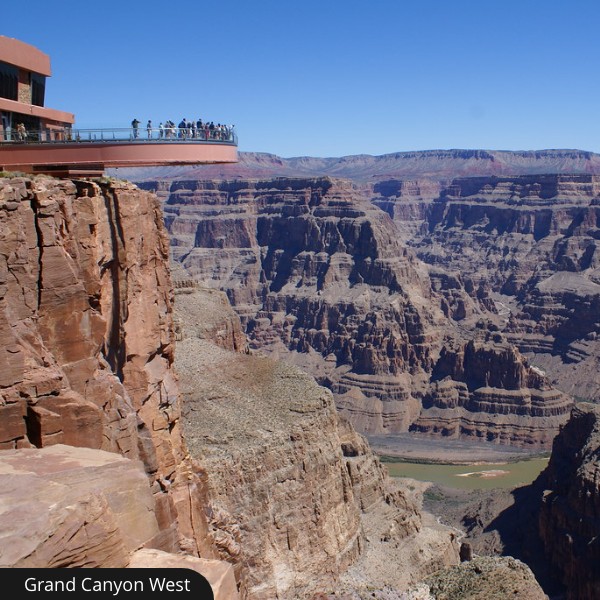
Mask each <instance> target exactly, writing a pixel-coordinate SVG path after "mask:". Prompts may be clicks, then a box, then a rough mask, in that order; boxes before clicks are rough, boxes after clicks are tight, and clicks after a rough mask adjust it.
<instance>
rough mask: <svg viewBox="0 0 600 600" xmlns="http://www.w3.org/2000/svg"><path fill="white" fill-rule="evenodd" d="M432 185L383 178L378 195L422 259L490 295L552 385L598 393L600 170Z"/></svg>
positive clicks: (506, 326) (582, 394) (506, 329)
mask: <svg viewBox="0 0 600 600" xmlns="http://www.w3.org/2000/svg"><path fill="white" fill-rule="evenodd" d="M430 192H431V190H427V191H426V193H425V194H423V193H421V192H420V190H416V191H415V189H414V186H413V187H412V188H411V187H406V186H399V185H398V184H397V183H395V184H394V182H384V183H380V184H377V185H375V186H374V189H373V194H372V199H373V202H374V203H375V204H377V205H378V206H380V208H382V209H383V210H385V211H386V212H387V213H388V214H390V216H392V218H393V219H394V221H395V222H396V223H397V225H398V228H399V229H400V230H401V231H404V232H406V237H405V239H407V242H408V244H409V245H410V246H411V247H412V248H413V249H414V251H415V252H416V254H417V256H418V257H419V258H421V259H422V260H423V261H424V262H426V263H427V264H429V265H432V266H438V267H440V268H444V269H448V270H450V271H452V272H460V273H461V274H463V276H464V277H468V278H469V279H471V280H473V284H474V286H476V287H477V289H480V290H482V291H483V292H485V294H486V295H487V296H488V297H491V296H492V295H493V296H494V300H495V301H494V305H495V310H496V312H497V313H498V315H499V317H500V319H499V320H497V323H498V326H499V327H500V328H501V329H502V331H503V333H504V334H505V335H506V337H507V339H508V340H509V341H510V342H512V343H513V344H515V345H516V346H517V347H518V348H519V349H520V350H521V352H523V353H525V354H526V356H527V357H528V358H529V360H530V361H531V362H532V364H534V365H536V366H537V367H538V368H539V369H541V370H543V371H545V372H547V373H548V376H549V378H550V380H551V381H552V382H553V383H554V384H555V385H557V386H558V387H560V388H561V389H562V390H564V391H566V392H568V393H570V394H572V395H574V396H577V397H578V398H580V399H595V398H597V397H598V395H600V376H599V375H598V369H597V362H598V360H599V359H600V345H599V344H598V341H597V339H598V335H599V333H600V322H599V320H598V318H597V315H598V308H599V307H600V249H599V245H600V241H599V240H600V233H599V232H600V229H599V216H600V177H598V176H594V175H536V176H529V175H528V176H522V177H495V178H481V177H476V178H468V179H456V180H454V181H453V182H452V183H451V184H450V185H448V186H446V187H444V188H443V189H440V191H439V192H438V191H434V193H430Z"/></svg>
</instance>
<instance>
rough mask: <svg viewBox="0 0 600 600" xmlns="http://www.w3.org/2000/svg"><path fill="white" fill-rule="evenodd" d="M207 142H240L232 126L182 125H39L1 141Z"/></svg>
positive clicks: (0, 133) (7, 132) (5, 135)
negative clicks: (76, 126) (88, 127)
mask: <svg viewBox="0 0 600 600" xmlns="http://www.w3.org/2000/svg"><path fill="white" fill-rule="evenodd" d="M77 142H79V143H84V142H85V143H90V142H93V143H95V142H97V143H114V142H123V143H128V144H130V143H140V144H143V143H148V142H153V143H156V142H164V143H198V142H203V143H208V144H230V145H234V146H237V135H236V134H235V132H234V131H233V129H232V128H230V127H225V126H221V127H220V128H219V127H215V128H213V129H211V128H210V127H203V128H200V129H198V128H191V127H190V128H183V127H163V128H159V127H154V128H152V129H147V128H145V127H144V128H142V127H140V128H138V129H135V128H132V127H124V128H118V129H68V128H65V129H39V130H27V131H23V130H20V131H19V130H17V129H9V130H5V131H0V144H64V143H77Z"/></svg>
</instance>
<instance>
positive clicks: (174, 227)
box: [148, 178, 570, 446]
mask: <svg viewBox="0 0 600 600" xmlns="http://www.w3.org/2000/svg"><path fill="white" fill-rule="evenodd" d="M377 186H379V187H377ZM148 187H150V188H156V189H157V191H158V193H159V195H160V196H161V197H162V198H163V199H164V201H165V203H164V210H165V222H166V224H167V227H168V229H169V231H170V233H171V239H172V242H171V244H172V256H173V260H174V262H175V263H176V264H178V265H180V266H182V267H184V269H185V271H186V273H187V275H186V277H192V278H193V279H195V280H197V281H200V282H202V284H203V285H207V286H211V287H212V286H214V287H215V288H219V289H222V290H224V291H225V292H226V293H227V295H228V297H229V299H230V301H231V303H232V304H233V306H234V307H235V309H236V311H237V312H238V314H239V315H240V317H241V319H242V322H243V324H244V325H245V328H246V331H247V332H248V334H249V337H250V344H251V347H253V348H260V349H261V350H263V351H267V352H269V353H270V354H271V355H272V356H274V357H283V356H285V357H286V360H288V361H289V360H291V361H292V362H294V363H295V364H297V365H298V366H300V367H302V368H303V369H305V370H307V371H308V372H310V373H311V374H313V375H314V376H315V377H317V379H318V381H319V382H320V383H323V384H325V385H327V387H329V388H330V389H331V390H332V391H333V392H334V393H335V398H336V404H337V406H338V408H339V409H340V410H341V411H342V413H343V414H345V415H346V416H347V417H348V418H349V419H350V420H351V421H352V423H353V424H354V425H355V426H356V427H357V428H358V429H359V430H360V431H363V432H370V433H385V432H395V431H406V430H407V429H409V428H410V427H411V426H414V427H416V428H419V429H421V430H422V431H428V432H431V433H439V432H442V433H445V434H446V435H448V434H452V435H456V436H461V435H473V436H476V437H483V438H488V439H490V440H493V441H495V442H501V443H518V444H526V445H534V446H535V445H538V446H546V445H548V443H549V441H550V440H551V439H552V437H553V436H554V435H555V433H556V431H557V428H558V425H559V424H560V423H561V422H564V420H565V419H566V418H567V414H568V410H569V406H570V400H569V399H568V398H567V397H565V396H564V395H563V394H561V393H558V392H553V393H547V392H549V387H550V386H549V385H548V382H547V381H546V380H545V379H544V378H543V377H539V376H537V375H535V374H534V373H533V372H532V371H531V370H530V369H529V367H528V366H527V365H526V363H525V361H524V359H523V357H522V356H521V355H520V354H518V353H514V351H513V350H511V349H510V345H509V344H507V342H506V339H505V338H504V337H503V336H502V334H501V333H497V335H496V336H495V338H497V339H496V340H495V341H493V340H492V341H489V342H488V344H487V347H488V349H487V350H484V349H483V348H479V349H478V351H477V352H475V353H473V352H471V351H470V349H469V347H468V345H467V344H468V339H469V337H470V335H472V334H471V333H469V332H472V331H474V330H475V324H476V322H477V321H478V320H479V319H480V318H481V317H482V316H486V315H488V314H490V313H489V309H494V304H493V302H492V300H491V298H490V297H489V295H488V294H487V292H486V290H485V289H484V288H483V287H481V286H479V285H478V281H477V278H476V277H474V276H473V275H472V274H470V275H469V274H468V273H467V274H463V273H462V272H460V270H459V269H452V270H448V269H445V268H443V267H442V266H437V265H433V266H430V267H427V266H426V265H425V264H424V263H423V262H421V261H420V260H418V259H417V258H415V256H414V254H413V253H412V252H411V251H410V250H409V249H407V247H406V246H405V245H403V244H402V243H401V242H400V238H401V235H400V233H399V230H398V228H397V227H395V226H394V222H393V221H392V220H391V219H390V218H388V216H387V215H386V214H384V213H383V212H382V211H381V210H378V209H377V208H375V207H374V206H373V204H374V203H376V202H375V201H373V202H371V200H373V197H372V196H373V190H372V189H371V188H370V187H368V186H367V187H365V186H358V185H355V184H351V183H350V182H344V181H340V180H332V179H328V178H315V179H304V180H300V179H284V178H279V179H275V180H266V181H261V180H254V181H242V180H236V181H222V182H217V181H208V182H202V181H176V182H173V183H172V184H170V186H167V185H165V184H161V185H153V184H148ZM376 188H377V190H378V192H377V194H379V195H380V197H383V196H382V195H383V194H386V196H385V198H387V200H386V202H387V203H388V208H389V207H390V206H392V204H393V200H394V198H395V197H396V195H397V194H399V195H400V196H401V197H403V198H405V197H410V198H412V199H413V200H414V201H415V203H414V205H415V206H416V204H417V203H418V202H420V201H421V200H422V198H424V197H425V196H428V195H431V194H434V193H435V192H437V191H439V186H435V185H427V184H426V183H423V184H419V183H414V185H408V184H407V185H398V184H394V183H393V182H387V183H385V182H383V183H380V184H377V185H376ZM417 201H418V202H417ZM421 208H423V207H421ZM421 208H419V210H420V211H421V212H419V213H418V214H419V216H420V217H422V218H423V219H425V218H429V214H430V211H429V209H426V208H425V209H423V210H421ZM417 212H418V211H417ZM407 214H408V217H409V218H412V216H411V215H413V214H416V213H414V211H412V210H409V212H408V213H407ZM405 215H406V213H405ZM405 229H406V232H405V233H406V235H408V233H410V232H412V234H414V232H415V231H420V230H421V229H422V224H421V225H418V226H416V227H413V226H410V227H407V228H405ZM412 234H411V235H412ZM490 316H492V317H494V318H495V317H496V314H495V312H494V313H491V314H490ZM492 342H493V343H495V344H496V345H497V348H494V349H491V346H492ZM452 353H458V354H457V355H461V356H462V355H464V354H465V353H466V354H467V355H468V356H472V359H469V360H468V361H467V362H468V364H469V368H468V369H467V371H468V372H467V371H464V369H455V370H454V372H453V374H450V373H449V374H448V376H449V378H450V379H451V380H452V383H451V387H452V388H453V389H454V391H453V392H452V395H453V397H454V398H455V399H454V400H452V401H451V402H450V404H448V403H446V402H445V401H442V400H441V399H440V398H441V397H442V396H443V393H444V390H442V389H441V388H440V383H439V380H440V379H442V377H438V376H435V375H434V373H436V372H439V371H440V369H441V368H442V367H441V366H440V365H438V361H441V365H443V363H444V362H445V361H447V360H448V357H449V356H450V355H451V354H452ZM506 356H510V358H509V359H507V360H505V358H504V357H506ZM476 357H479V359H478V358H476ZM505 368H506V369H508V370H509V372H508V373H506V374H502V373H500V371H501V370H502V369H505ZM515 369H516V370H517V371H519V370H522V372H523V374H522V376H521V377H516V378H515V377H514V376H513V371H514V370H515ZM486 373H488V374H490V373H493V374H497V379H498V382H497V384H496V383H493V382H492V381H488V382H487V383H486ZM465 378H469V382H468V383H467V381H466V380H465ZM474 381H480V383H479V385H478V386H475V385H472V384H473V382H474ZM517 382H518V383H517ZM463 384H464V385H463ZM529 384H531V386H532V387H529ZM488 388H489V389H488ZM461 390H462V391H461ZM486 390H487V391H486ZM505 390H508V391H509V393H504V391H505ZM513 392H517V395H519V394H520V395H521V397H522V398H521V399H520V400H518V401H515V393H513ZM477 394H479V396H477ZM436 397H437V398H438V400H436V399H435V398H436ZM431 398H433V400H430V399H431ZM452 403H454V405H451V404H452ZM428 404H429V406H428ZM546 404H548V408H547V409H546V408H545V406H546ZM432 405H435V406H436V407H437V408H436V411H437V413H436V414H434V411H433V410H429V409H430V408H431V406H432ZM498 405H500V406H501V407H502V408H501V409H499V410H496V408H497V407H498ZM517 405H518V407H517ZM457 407H458V410H457ZM494 413H509V414H508V416H507V418H506V419H504V418H503V416H502V414H500V417H499V419H497V418H496V416H495V415H494ZM520 417H525V420H527V421H528V422H526V423H525V421H522V422H523V423H524V425H523V427H522V428H520V429H519V428H517V427H516V424H517V423H518V422H519V419H520ZM436 421H437V422H436ZM496 421H499V422H498V423H496ZM444 423H445V425H444Z"/></svg>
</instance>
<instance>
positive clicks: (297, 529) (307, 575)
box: [175, 283, 457, 600]
mask: <svg viewBox="0 0 600 600" xmlns="http://www.w3.org/2000/svg"><path fill="white" fill-rule="evenodd" d="M176 290H177V294H176V302H175V305H176V320H177V322H178V323H179V324H180V325H179V326H180V339H179V341H178V343H177V349H176V362H175V364H176V367H177V370H178V372H179V374H180V386H181V391H182V397H183V406H184V409H183V415H184V433H185V438H186V440H187V443H188V446H189V448H190V453H191V455H192V456H193V458H194V461H195V463H196V468H197V469H198V470H202V471H203V472H205V474H206V475H205V477H206V482H207V488H208V494H207V501H208V514H209V522H210V531H211V535H212V537H213V538H214V539H215V542H216V544H217V547H218V549H219V555H220V556H221V558H223V559H225V560H227V561H229V562H231V563H233V564H234V565H235V568H236V572H237V575H238V579H239V580H240V581H241V582H242V589H243V590H245V591H247V593H248V597H249V598H253V599H257V600H258V599H265V600H266V599H273V598H290V599H291V598H311V597H312V594H313V593H315V592H316V591H318V590H323V589H335V588H336V587H337V586H338V583H337V582H338V580H339V579H340V576H342V574H343V573H344V572H345V571H346V570H347V569H348V567H349V566H350V565H355V566H354V568H355V569H358V570H359V571H361V572H362V571H363V570H364V569H365V568H363V567H362V566H361V565H362V564H363V562H365V560H367V556H370V555H372V554H373V553H377V551H379V552H383V551H386V552H387V553H388V557H389V556H393V555H394V548H398V547H400V546H402V547H403V548H404V550H405V554H404V555H403V563H402V564H407V563H408V560H411V564H412V568H411V570H410V577H409V578H407V579H406V580H403V581H402V583H405V584H408V583H412V582H414V581H415V580H416V579H418V578H419V577H422V576H424V575H426V574H427V573H429V572H431V571H433V570H435V569H436V568H439V567H441V566H445V565H448V564H453V563H455V562H456V560H457V547H456V544H455V543H454V540H453V538H454V534H452V532H450V531H449V530H444V529H439V528H436V529H434V528H431V527H426V526H425V525H424V523H423V518H422V515H421V512H420V508H419V506H418V505H417V504H415V502H414V501H413V500H412V499H411V498H410V497H409V496H408V495H407V494H406V491H403V490H401V489H397V488H395V486H394V485H393V484H392V482H391V481H390V480H389V479H388V478H387V475H386V473H385V471H384V469H383V467H382V465H381V464H380V463H379V461H378V460H377V459H376V457H375V456H374V455H373V454H372V452H371V450H370V448H369V447H368V444H367V443H366V441H365V440H364V438H362V436H360V435H358V434H357V433H356V432H355V431H354V429H353V428H352V427H351V426H350V424H348V423H347V422H344V421H340V419H339V417H338V415H337V413H336V410H335V407H334V404H333V398H332V396H331V393H330V392H329V391H328V390H326V389H324V388H322V387H320V386H318V385H317V384H316V383H315V381H314V379H312V378H311V377H309V376H308V375H306V374H304V373H302V372H300V371H299V370H298V369H297V368H295V367H292V366H289V365H286V364H285V363H283V362H276V361H273V360H272V359H270V358H267V357H264V356H258V355H253V354H251V353H250V354H249V353H247V352H246V351H244V349H243V348H242V349H241V350H242V351H240V347H239V345H238V344H237V343H235V342H232V343H231V344H230V345H229V347H227V346H224V345H222V344H221V345H220V347H217V346H216V345H215V344H214V342H213V340H212V333H211V331H209V330H207V329H206V328H203V327H199V325H200V324H201V323H202V322H204V321H205V319H206V317H205V315H206V314H208V315H210V317H209V320H210V321H211V322H214V323H217V322H218V321H219V317H218V315H219V314H221V315H222V316H221V323H222V325H223V324H227V323H232V320H231V313H230V312H229V311H230V310H231V309H229V308H228V307H227V306H226V305H224V304H223V303H222V299H221V297H220V296H219V293H215V291H214V290H208V289H202V288H199V287H197V286H196V287H193V286H191V285H190V284H189V283H188V284H187V285H186V286H185V287H184V286H181V287H180V286H177V288H176ZM198 308H201V311H199V310H197V309H198ZM238 323H239V321H238ZM222 329H223V327H222V326H221V327H217V330H222ZM212 331H214V329H213V330H212ZM236 350H237V351H236ZM366 520H368V521H369V523H371V522H372V524H371V528H372V529H373V533H372V534H370V535H365V531H366V528H367V525H366ZM384 538H385V539H384ZM382 545H383V548H382V547H381V546H382ZM369 573H370V578H369V579H368V580H369V581H370V582H371V583H373V582H374V581H375V580H377V579H378V578H379V579H380V580H381V576H380V575H376V574H373V572H372V571H369ZM390 578H391V579H392V580H395V581H396V583H400V579H399V577H398V572H397V569H394V573H393V574H391V575H390Z"/></svg>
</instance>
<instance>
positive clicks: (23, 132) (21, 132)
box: [17, 123, 27, 142]
mask: <svg viewBox="0 0 600 600" xmlns="http://www.w3.org/2000/svg"><path fill="white" fill-rule="evenodd" d="M26 139H27V129H25V124H24V123H19V124H18V125H17V140H19V141H20V142H24V141H25V140H26Z"/></svg>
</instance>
